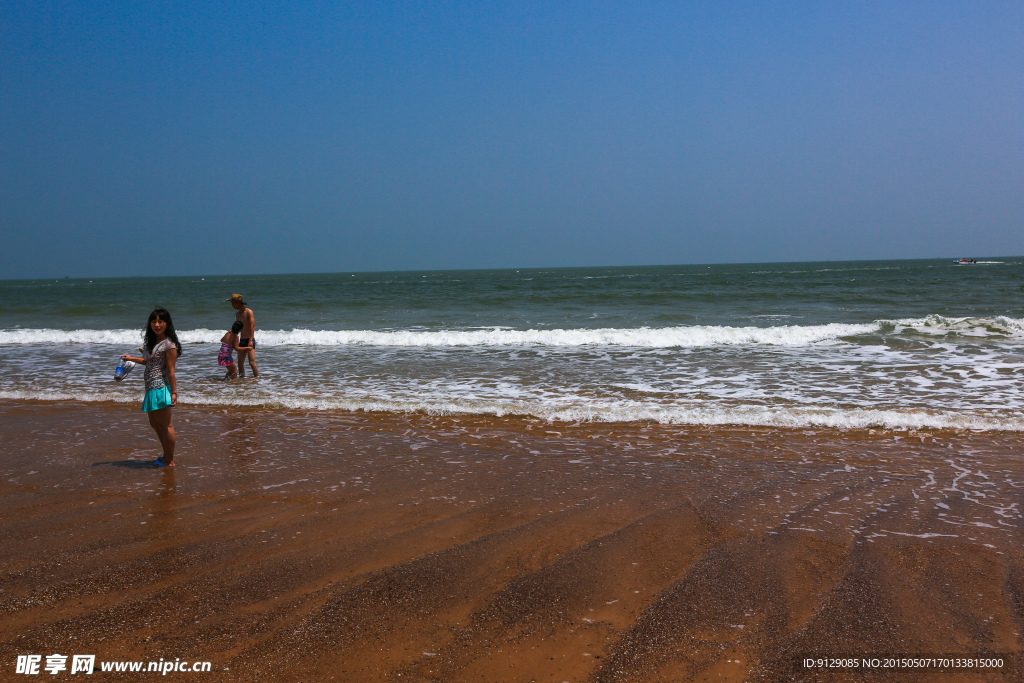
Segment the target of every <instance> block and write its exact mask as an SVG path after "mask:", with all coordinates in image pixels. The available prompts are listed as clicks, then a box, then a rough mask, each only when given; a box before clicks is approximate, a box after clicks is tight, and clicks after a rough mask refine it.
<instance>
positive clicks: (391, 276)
mask: <svg viewBox="0 0 1024 683" xmlns="http://www.w3.org/2000/svg"><path fill="white" fill-rule="evenodd" d="M234 292H238V293H241V294H243V295H244V296H245V299H246V302H247V303H248V305H249V306H250V307H251V308H252V309H253V311H254V312H255V316H256V326H257V332H256V341H257V344H258V348H257V354H256V356H257V363H258V365H259V369H260V377H259V379H252V378H251V377H250V378H246V379H244V380H240V381H237V382H233V383H228V382H224V381H222V379H221V378H222V376H223V369H222V368H220V367H219V366H218V365H217V351H218V349H219V345H220V344H219V342H220V338H221V336H222V335H223V334H224V332H225V331H226V329H227V328H228V327H229V326H230V324H231V322H232V321H233V320H234V310H233V309H232V308H231V306H230V304H228V303H227V302H225V298H227V297H229V296H230V295H231V294H232V293H234ZM157 305H160V306H164V307H165V308H167V309H168V310H169V311H170V312H171V314H172V316H173V320H174V324H175V327H176V328H177V330H178V334H179V339H180V340H181V342H182V343H183V345H184V351H183V354H182V356H181V358H180V361H179V364H178V390H179V401H180V402H181V403H182V404H188V405H207V406H264V407H283V408H290V409H300V410H310V411H387V412H399V413H406V412H420V413H429V414H471V415H490V416H499V417H500V416H508V415H521V416H530V417H534V418H539V419H543V420H550V421H555V422H562V421H565V422H573V423H575V422H584V421H596V422H613V423H614V422H638V421H639V422H651V423H663V424H686V425H728V424H736V425H748V426H779V427H793V428H814V427H834V428H854V429H864V428H868V429H883V430H896V431H907V430H918V429H963V430H983V431H1024V412H1022V411H1024V257H997V258H986V259H979V263H977V264H972V265H955V264H954V263H952V262H951V260H942V259H937V260H915V261H870V262H867V261H857V262H825V263H775V264H742V265H710V266H708V265H700V266H697V265H687V266H658V267H648V266H645V267H605V268H561V269H519V270H486V271H485V270H474V271H436V272H433V271H423V272H383V273H366V272H360V273H331V274H312V275H310V274H303V275H253V276H206V277H165V278H107V279H101V278H94V279H91V280H90V279H59V280H4V281H0V398H4V399H15V400H33V401H35V400H40V401H42V400H62V401H68V400H73V401H93V402H95V401H113V402H121V403H138V402H140V401H141V397H142V373H141V372H135V373H133V374H132V375H129V377H128V378H127V379H125V381H124V382H122V383H115V382H114V380H113V373H114V367H115V366H116V364H117V359H118V356H119V355H120V354H122V353H133V354H134V353H136V352H137V347H138V346H139V344H140V343H141V341H142V337H141V331H142V328H143V326H144V325H145V322H146V318H147V316H148V314H149V312H150V310H152V308H153V307H154V306H157Z"/></svg>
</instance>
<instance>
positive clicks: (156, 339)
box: [121, 307, 181, 467]
mask: <svg viewBox="0 0 1024 683" xmlns="http://www.w3.org/2000/svg"><path fill="white" fill-rule="evenodd" d="M142 334H143V336H144V337H145V340H146V343H145V344H144V345H143V347H142V358H135V357H133V356H128V355H124V356H121V359H122V360H130V361H133V362H135V363H139V364H142V365H145V366H146V376H145V379H146V398H145V400H144V401H143V402H142V410H143V412H146V413H148V414H149V425H150V426H151V427H152V428H153V431H155V432H156V437H157V438H158V439H159V440H160V445H161V446H162V447H163V456H162V457H160V458H157V459H156V460H154V461H153V465H154V466H156V467H170V466H172V465H174V442H175V438H174V425H173V424H172V423H171V408H172V407H174V406H176V405H177V404H178V381H177V378H176V377H175V375H174V366H175V363H176V362H177V360H178V356H180V355H181V343H180V342H179V341H178V335H177V333H175V331H174V323H173V322H171V314H170V313H168V312H167V311H166V310H164V309H163V308H159V307H158V308H156V309H154V310H153V312H152V313H150V314H149V320H147V321H146V327H145V328H144V329H143V331H142Z"/></svg>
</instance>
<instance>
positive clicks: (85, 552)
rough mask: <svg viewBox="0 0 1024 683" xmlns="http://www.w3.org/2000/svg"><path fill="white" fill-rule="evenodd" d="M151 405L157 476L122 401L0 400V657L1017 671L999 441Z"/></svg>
mask: <svg viewBox="0 0 1024 683" xmlns="http://www.w3.org/2000/svg"><path fill="white" fill-rule="evenodd" d="M175 411H176V414H175V426H176V429H177V432H178V438H179V442H178V451H177V453H176V456H175V462H176V466H175V468H173V470H167V471H163V470H154V469H149V468H147V467H145V466H144V464H145V463H146V462H149V461H151V460H152V458H153V457H155V454H156V452H157V444H156V439H155V437H154V436H153V435H152V432H151V430H150V429H149V427H148V425H147V424H146V422H145V416H144V415H142V414H141V413H140V412H139V411H138V406H137V405H134V404H128V405H125V404H120V403H113V404H105V403H82V404H64V403H49V402H35V401H32V402H28V401H12V400H0V436H2V437H3V438H2V439H0V453H2V459H0V462H2V463H3V465H2V468H3V474H4V476H3V479H2V482H3V483H2V484H0V491H2V492H3V494H4V495H3V497H2V500H3V502H2V506H3V518H4V519H5V521H6V522H7V523H6V524H5V525H4V527H3V531H2V532H0V533H2V536H0V539H2V540H0V549H2V553H3V556H4V557H6V558H10V559H9V560H8V561H7V562H6V567H5V569H4V574H3V581H2V582H0V583H2V584H3V585H4V590H3V592H2V593H0V609H2V610H3V613H4V615H5V618H4V621H3V626H2V627H0V642H2V643H3V644H4V649H5V651H7V652H8V653H9V654H10V655H11V656H9V657H8V658H7V659H10V660H12V661H13V659H14V657H13V655H17V654H31V653H35V654H42V655H44V656H45V655H48V654H51V653H54V652H61V653H65V652H71V653H83V654H84V653H91V654H96V655H97V660H103V659H108V660H155V659H159V658H161V657H162V658H164V659H174V658H176V657H180V658H182V659H190V660H208V661H211V662H212V663H213V671H212V673H211V674H204V678H210V679H211V680H233V681H234V680H243V681H248V680H298V679H303V678H305V679H309V678H311V677H317V678H321V679H324V680H332V679H333V680H351V681H363V680H365V681H376V680H396V681H398V680H436V681H470V680H514V681H519V680H523V681H529V680H555V681H562V680H568V681H578V680H594V681H628V680H645V681H660V680H666V681H667V680H688V679H692V678H700V679H705V678H707V679H711V678H714V679H719V678H721V679H722V680H765V681H771V680H778V679H779V678H780V677H781V678H787V679H793V680H842V678H841V675H840V678H836V677H834V676H831V677H828V678H824V677H823V674H822V673H821V672H814V671H812V672H807V671H803V670H796V669H794V662H795V660H796V658H797V657H798V656H799V655H824V656H832V655H842V654H862V655H865V656H868V655H876V656H885V655H892V654H918V655H928V654H931V655H940V654H953V653H957V654H967V653H982V652H996V653H1004V654H1012V655H1013V657H1014V661H1013V664H1012V665H1013V666H1014V667H1015V668H1016V667H1019V666H1021V661H1020V660H1021V657H1022V655H1021V654H1020V653H1021V650H1022V649H1024V637H1022V635H1021V634H1022V633H1024V532H1022V530H1021V505H1022V501H1024V495H1022V492H1024V462H1022V461H1021V458H1020V453H1021V451H1022V450H1024V449H1022V446H1024V435H1021V434H1019V433H1014V432H1000V433H963V432H948V431H931V430H929V431H927V432H925V431H922V432H919V433H914V434H907V433H899V434H894V433H891V432H881V433H871V432H870V431H869V430H857V431H852V430H851V431H846V432H844V431H840V430H829V429H822V428H815V429H789V430H787V429H782V428H769V427H740V426H728V427H686V426H673V425H659V424H645V423H630V424H623V423H582V424H575V425H573V424H564V423H550V422H545V421H541V420H532V419H529V418H519V417H516V418H490V417H482V416H433V415H423V414H418V415H401V414H380V413H337V412H326V411H325V412H306V411H294V410H273V409H266V408H238V409H233V408H232V409H228V408H223V407H211V406H182V407H179V408H176V409H175ZM6 665H7V664H5V666H6ZM1019 673H1020V669H1017V674H1019ZM851 675H852V674H851ZM857 675H858V676H859V677H858V678H857V680H861V679H862V678H864V676H863V675H862V674H857ZM1013 675H1016V674H1013V673H1012V672H1009V671H1004V672H1003V673H997V672H988V673H986V674H982V673H979V672H977V671H974V672H969V673H967V674H964V673H962V672H956V673H950V672H938V673H934V674H929V675H928V680H957V681H962V680H1011V679H1012V676H1013ZM905 676H906V672H899V673H898V674H892V673H879V674H878V676H877V677H873V675H870V676H867V678H868V679H869V680H903V679H904V678H905Z"/></svg>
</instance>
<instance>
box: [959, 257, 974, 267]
mask: <svg viewBox="0 0 1024 683" xmlns="http://www.w3.org/2000/svg"><path fill="white" fill-rule="evenodd" d="M977 262H978V260H977V259H973V258H960V259H956V258H955V259H953V263H955V264H956V265H958V266H967V265H972V264H976V263H977Z"/></svg>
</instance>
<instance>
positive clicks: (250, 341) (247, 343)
mask: <svg viewBox="0 0 1024 683" xmlns="http://www.w3.org/2000/svg"><path fill="white" fill-rule="evenodd" d="M238 345H239V346H251V347H252V350H253V351H255V350H256V340H255V339H247V338H246V337H240V338H239V339H238Z"/></svg>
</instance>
